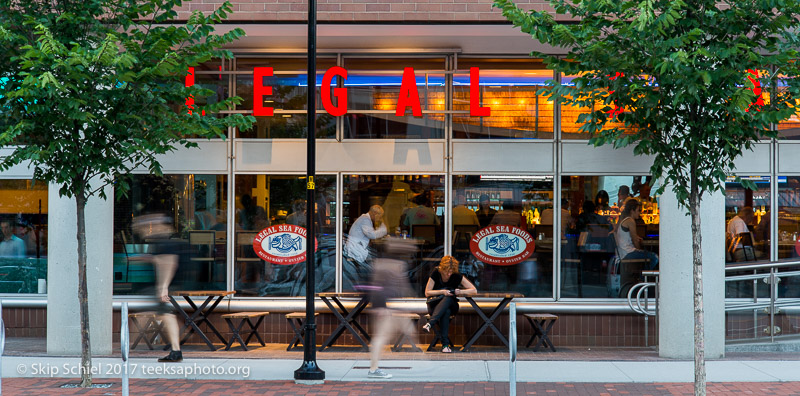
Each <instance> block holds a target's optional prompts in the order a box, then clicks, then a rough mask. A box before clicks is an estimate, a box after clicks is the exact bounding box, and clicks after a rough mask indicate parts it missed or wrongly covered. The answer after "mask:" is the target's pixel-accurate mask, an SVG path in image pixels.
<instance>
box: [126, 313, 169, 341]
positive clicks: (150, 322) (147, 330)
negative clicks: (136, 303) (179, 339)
mask: <svg viewBox="0 0 800 396" xmlns="http://www.w3.org/2000/svg"><path fill="white" fill-rule="evenodd" d="M128 318H130V322H131V323H132V324H133V327H134V328H135V329H136V332H138V335H137V336H136V339H135V340H133V345H132V346H131V349H136V345H139V341H142V340H144V343H145V344H147V347H148V348H150V349H151V350H152V349H153V344H154V343H155V342H156V339H157V338H159V337H160V338H161V339H162V340H164V339H166V337H164V328H163V325H162V324H161V321H160V320H158V317H157V316H156V314H155V313H152V312H136V313H130V314H128ZM139 319H143V320H145V319H146V320H147V321H146V322H144V327H142V326H139Z"/></svg>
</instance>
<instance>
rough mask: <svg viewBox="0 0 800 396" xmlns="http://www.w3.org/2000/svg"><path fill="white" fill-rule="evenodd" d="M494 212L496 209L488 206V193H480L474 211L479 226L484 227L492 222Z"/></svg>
mask: <svg viewBox="0 0 800 396" xmlns="http://www.w3.org/2000/svg"><path fill="white" fill-rule="evenodd" d="M495 213H497V211H496V210H494V209H492V208H491V207H489V195H488V194H481V196H480V198H479V199H478V210H476V211H475V214H476V215H477V216H478V222H479V223H480V226H481V228H486V226H488V225H489V224H490V223H491V222H492V219H493V218H494V215H495Z"/></svg>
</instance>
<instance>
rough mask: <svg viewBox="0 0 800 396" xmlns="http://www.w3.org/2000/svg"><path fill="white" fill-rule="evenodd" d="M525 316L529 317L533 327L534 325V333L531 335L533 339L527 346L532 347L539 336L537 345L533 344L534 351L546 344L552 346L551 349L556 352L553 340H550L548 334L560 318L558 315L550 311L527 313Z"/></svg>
mask: <svg viewBox="0 0 800 396" xmlns="http://www.w3.org/2000/svg"><path fill="white" fill-rule="evenodd" d="M524 316H525V318H527V319H528V322H529V323H530V324H531V327H533V335H532V336H531V339H530V340H528V343H527V344H526V345H525V348H528V347H530V346H531V344H532V343H533V341H534V340H536V339H537V338H538V339H539V341H537V342H536V345H534V346H533V351H534V352H536V350H537V349H539V347H540V346H544V347H545V348H547V347H550V350H551V351H553V352H555V351H556V347H555V346H554V345H553V341H551V340H550V337H548V335H549V334H550V330H552V329H553V325H554V324H555V323H556V320H558V316H556V315H553V314H548V313H541V314H525V315H524Z"/></svg>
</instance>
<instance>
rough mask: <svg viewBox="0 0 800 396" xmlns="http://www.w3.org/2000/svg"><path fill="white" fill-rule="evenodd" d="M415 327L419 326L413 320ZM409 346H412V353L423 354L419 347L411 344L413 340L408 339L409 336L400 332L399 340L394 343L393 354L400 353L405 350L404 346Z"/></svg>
mask: <svg viewBox="0 0 800 396" xmlns="http://www.w3.org/2000/svg"><path fill="white" fill-rule="evenodd" d="M412 321H413V326H414V327H416V325H417V324H419V323H418V322H417V321H416V320H413V319H412ZM405 344H408V345H410V346H411V351H412V352H422V349H419V347H418V346H416V345H415V344H413V343H412V342H411V339H410V338H409V337H408V334H406V333H403V332H400V334H399V335H398V336H397V340H396V341H395V342H394V346H392V352H399V351H401V350H402V349H403V345H405Z"/></svg>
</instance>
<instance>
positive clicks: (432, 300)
mask: <svg viewBox="0 0 800 396" xmlns="http://www.w3.org/2000/svg"><path fill="white" fill-rule="evenodd" d="M459 287H460V289H459ZM475 293H477V289H475V285H473V284H472V283H471V282H470V281H469V279H467V278H466V277H464V276H463V275H461V274H459V273H458V260H456V259H455V257H453V256H444V257H442V260H441V261H440V262H439V266H438V267H437V268H436V269H434V270H433V272H431V276H430V278H429V279H428V284H427V285H426V286H425V297H427V298H428V314H430V315H431V319H430V320H429V321H428V323H425V326H422V328H423V329H425V331H427V332H430V331H431V329H434V328H435V327H434V326H436V324H438V325H439V335H441V337H442V352H443V353H450V352H453V349H452V344H451V343H450V338H448V336H447V331H448V329H449V327H450V316H452V315H455V314H456V313H458V298H457V297H456V296H469V295H472V294H475Z"/></svg>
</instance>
